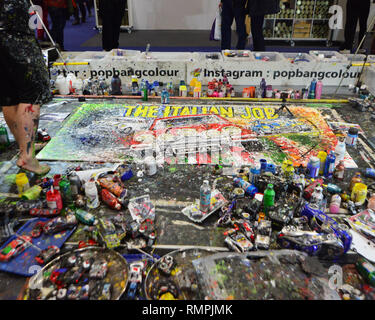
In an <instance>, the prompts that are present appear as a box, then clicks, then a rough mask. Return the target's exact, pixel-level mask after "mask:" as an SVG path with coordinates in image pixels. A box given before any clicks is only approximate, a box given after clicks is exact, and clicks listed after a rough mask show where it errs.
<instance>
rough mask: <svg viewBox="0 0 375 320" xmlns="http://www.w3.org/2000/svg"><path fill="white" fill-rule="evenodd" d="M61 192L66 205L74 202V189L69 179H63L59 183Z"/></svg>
mask: <svg viewBox="0 0 375 320" xmlns="http://www.w3.org/2000/svg"><path fill="white" fill-rule="evenodd" d="M59 187H60V192H61V196H62V200H63V202H64V204H65V205H66V206H67V205H69V204H71V203H72V202H73V196H72V189H71V186H70V182H69V180H67V179H63V180H61V181H60V183H59Z"/></svg>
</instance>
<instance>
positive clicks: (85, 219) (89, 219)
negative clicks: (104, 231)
mask: <svg viewBox="0 0 375 320" xmlns="http://www.w3.org/2000/svg"><path fill="white" fill-rule="evenodd" d="M75 216H76V218H77V220H78V221H80V222H82V223H83V224H87V225H89V226H92V225H93V224H94V223H95V220H96V219H95V216H94V215H93V214H91V213H89V212H87V211H85V210H82V209H77V210H76V211H75Z"/></svg>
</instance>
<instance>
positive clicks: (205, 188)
mask: <svg viewBox="0 0 375 320" xmlns="http://www.w3.org/2000/svg"><path fill="white" fill-rule="evenodd" d="M210 204H211V188H210V185H209V182H208V180H204V181H203V184H202V186H201V188H200V202H199V210H200V211H202V212H204V213H207V212H208V211H209V210H210Z"/></svg>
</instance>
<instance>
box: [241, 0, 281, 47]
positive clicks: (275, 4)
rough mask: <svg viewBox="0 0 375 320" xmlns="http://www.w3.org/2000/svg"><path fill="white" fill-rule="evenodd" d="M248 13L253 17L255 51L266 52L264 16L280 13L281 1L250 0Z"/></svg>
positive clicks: (252, 32) (252, 30)
mask: <svg viewBox="0 0 375 320" xmlns="http://www.w3.org/2000/svg"><path fill="white" fill-rule="evenodd" d="M246 11H247V13H248V14H249V16H250V17H251V34H252V36H253V44H254V51H266V47H265V44H264V36H263V24H264V16H265V15H267V14H276V13H279V12H280V3H279V0H248V3H247V9H246Z"/></svg>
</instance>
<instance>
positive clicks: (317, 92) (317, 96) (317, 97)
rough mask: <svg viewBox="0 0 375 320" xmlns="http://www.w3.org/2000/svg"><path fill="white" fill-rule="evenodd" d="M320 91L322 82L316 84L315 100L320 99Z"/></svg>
mask: <svg viewBox="0 0 375 320" xmlns="http://www.w3.org/2000/svg"><path fill="white" fill-rule="evenodd" d="M322 91H323V82H322V81H318V82H317V83H316V89H315V99H320V98H321V97H322Z"/></svg>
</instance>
